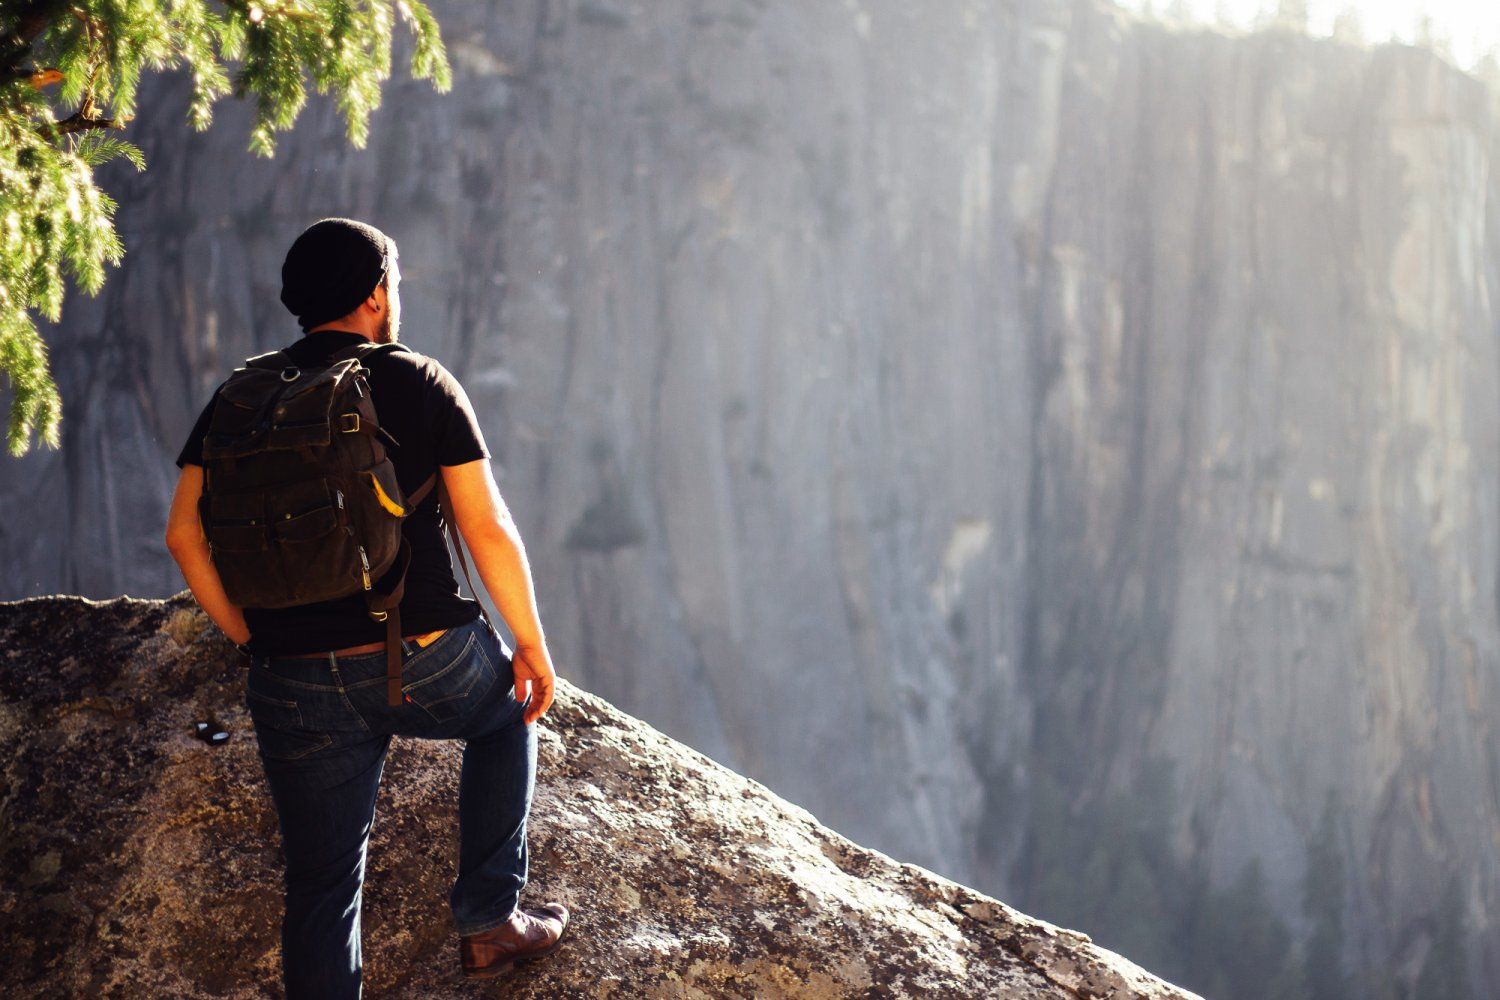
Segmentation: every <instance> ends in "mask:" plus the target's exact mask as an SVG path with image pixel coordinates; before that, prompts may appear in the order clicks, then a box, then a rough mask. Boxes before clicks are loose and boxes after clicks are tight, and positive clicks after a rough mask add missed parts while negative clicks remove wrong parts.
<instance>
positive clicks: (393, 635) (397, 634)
mask: <svg viewBox="0 0 1500 1000" xmlns="http://www.w3.org/2000/svg"><path fill="white" fill-rule="evenodd" d="M436 481H438V474H437V473H436V472H434V473H433V474H432V475H430V476H428V477H427V481H426V482H425V483H423V484H422V485H421V486H418V487H417V488H416V489H415V490H413V491H412V493H411V496H409V497H407V500H408V501H410V503H411V507H412V509H413V510H415V509H416V507H417V504H419V503H421V502H422V501H423V499H425V498H426V496H427V494H428V492H429V491H430V490H431V489H432V486H433V483H434V482H436ZM396 565H398V566H399V567H400V571H399V572H398V573H397V575H396V585H395V586H394V587H392V588H391V589H390V590H388V591H384V592H381V591H371V593H370V595H369V596H368V597H366V598H365V603H366V604H367V605H368V606H369V610H370V617H371V618H374V619H375V620H376V621H384V622H385V700H386V704H387V705H389V706H390V707H391V708H396V707H398V706H399V705H400V704H401V598H402V597H403V596H405V594H406V571H407V569H408V568H410V566H411V543H410V542H408V541H407V540H406V535H405V533H403V534H402V535H401V546H400V548H398V549H397V550H396Z"/></svg>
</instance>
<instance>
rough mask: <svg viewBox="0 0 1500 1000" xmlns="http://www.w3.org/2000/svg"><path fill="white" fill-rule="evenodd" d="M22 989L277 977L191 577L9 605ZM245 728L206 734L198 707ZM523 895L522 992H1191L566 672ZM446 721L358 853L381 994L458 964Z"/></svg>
mask: <svg viewBox="0 0 1500 1000" xmlns="http://www.w3.org/2000/svg"><path fill="white" fill-rule="evenodd" d="M0 650H3V652H0V759H3V760H4V764H3V765H0V799H3V801H4V802H5V809H4V811H3V813H0V856H3V861H4V864H3V867H0V870H3V871H4V872H5V877H4V880H3V881H0V938H3V940H4V941H5V942H6V968H5V972H4V974H3V976H0V981H3V982H4V983H5V995H6V996H7V997H14V998H20V997H81V996H90V997H234V998H239V997H245V998H248V997H265V996H276V995H278V994H279V981H280V964H279V963H280V956H279V951H278V949H279V947H280V940H279V934H280V932H279V920H280V913H281V882H280V871H281V869H280V859H279V857H278V851H279V847H278V838H279V834H278V832H277V823H276V815H275V811H274V808H273V807H272V805H271V801H270V796H269V793H268V792H267V791H266V789H265V785H264V779H263V776H262V774H261V771H260V763H259V760H258V757H257V755H256V750H255V735H254V732H253V730H252V729H251V727H250V721H249V718H248V715H247V714H246V711H245V709H244V706H243V704H242V702H243V686H244V671H245V668H246V663H245V662H244V660H243V658H242V657H240V656H239V655H238V654H237V653H235V651H234V649H233V648H232V647H231V646H229V645H228V644H227V642H226V641H225V640H224V638H223V636H222V635H221V634H220V633H219V632H218V630H217V629H215V628H214V627H213V626H212V623H210V622H209V621H208V619H207V617H206V616H204V615H203V613H202V612H201V611H199V610H198V609H197V606H196V605H195V604H194V603H193V602H192V600H191V598H190V597H189V596H188V595H187V594H186V593H185V592H184V593H183V594H182V595H180V596H179V597H176V598H173V599H172V600H169V601H142V600H132V599H126V598H121V599H117V600H113V601H108V602H104V603H98V604H95V603H92V602H89V601H86V600H83V599H79V598H40V599H33V600H27V601H20V602H15V603H9V604H3V605H0ZM209 712H213V713H216V714H217V716H218V718H219V719H220V720H221V721H222V722H223V723H225V724H226V725H227V726H228V727H229V729H230V731H231V734H232V735H231V737H230V740H229V742H228V743H225V744H223V745H222V746H219V747H213V748H210V747H209V746H208V745H206V744H204V743H201V742H199V741H197V740H196V739H194V738H193V737H192V736H191V735H189V734H190V733H191V724H192V720H193V719H195V718H201V717H204V716H205V715H206V714H207V713H209ZM537 725H538V727H539V736H540V739H539V749H540V758H539V763H538V782H537V793H536V796H535V798H534V800H533V808H532V814H531V822H530V838H531V843H532V862H531V875H532V878H531V881H530V884H529V886H528V888H527V891H526V893H525V895H524V896H523V900H525V901H530V900H539V899H542V898H543V897H545V898H548V899H553V898H556V899H561V900H563V901H564V902H565V903H566V904H567V905H568V906H569V908H570V909H571V910H572V912H573V919H572V922H571V924H570V926H569V930H568V937H567V940H566V941H565V943H564V945H563V946H561V947H559V949H558V951H557V952H556V953H554V954H553V955H551V956H549V957H548V958H547V959H546V960H545V962H544V963H535V964H533V965H531V966H528V967H525V970H524V971H518V972H513V973H512V974H510V975H508V976H507V977H506V979H505V980H504V983H503V985H504V992H505V995H507V996H515V997H580V998H582V997H597V998H606V997H619V998H630V997H672V998H688V997H746V998H756V1000H759V998H764V997H809V998H811V997H830V998H832V997H845V996H855V995H858V996H869V997H876V996H879V997H931V996H1004V997H1014V998H1017V1000H1020V998H1036V1000H1043V998H1046V1000H1074V998H1080V997H1082V998H1100V1000H1104V998H1108V1000H1126V998H1131V997H1139V998H1159V1000H1196V998H1195V997H1194V996H1193V994H1190V993H1186V992H1184V991H1182V990H1179V989H1177V988H1175V987H1173V986H1171V985H1169V984H1167V983H1164V982H1162V981H1161V980H1159V979H1157V978H1156V977H1154V976H1152V975H1150V974H1149V973H1146V972H1144V971H1143V970H1141V969H1140V968H1139V967H1137V966H1135V965H1133V964H1132V963H1130V962H1128V961H1126V960H1125V959H1123V958H1121V957H1120V956H1118V955H1116V954H1114V953H1112V952H1108V951H1105V950H1104V949H1102V948H1099V947H1097V946H1095V945H1094V944H1092V943H1091V942H1090V940H1089V939H1088V937H1087V936H1085V935H1082V934H1079V933H1077V932H1074V931H1069V930H1062V929H1059V928H1057V927H1054V926H1052V925H1050V924H1047V923H1044V922H1042V921H1037V920H1033V919H1031V918H1030V917H1027V916H1025V915H1024V914H1021V913H1018V912H1016V911H1015V910H1012V909H1011V908H1010V907H1008V906H1006V905H1005V904H1004V903H1001V902H999V901H998V900H994V899H991V898H989V897H987V896H983V895H981V894H979V893H977V892H975V891H973V890H972V889H969V888H967V887H965V886H963V885H959V884H958V883H955V882H952V881H950V880H948V879H945V878H943V877H941V876H939V875H936V874H934V873H932V872H929V871H926V870H924V869H921V868H918V867H917V866H915V865H911V864H901V863H897V862H896V861H894V860H893V859H891V858H890V857H887V856H886V855H884V854H882V853H880V852H878V851H872V850H867V849H865V848H862V847H860V846H859V845H857V844H855V843H853V842H852V841H850V840H847V839H846V838H844V837H842V836H840V835H839V834H837V833H835V832H833V831H832V830H830V829H828V828H827V827H825V826H823V825H822V824H820V823H819V822H818V821H817V819H816V818H815V817H813V816H812V815H811V814H810V813H808V812H807V811H806V810H804V809H801V808H799V807H797V806H795V805H792V804H791V803H788V802H786V801H784V800H782V799H780V798H778V797H777V796H775V795H774V794H772V793H771V792H770V791H769V790H768V789H767V788H766V787H765V786H764V785H762V784H760V783H759V782H756V781H752V780H750V779H748V778H744V777H742V776H740V775H739V774H736V773H734V772H733V771H730V770H728V769H726V768H724V767H722V766H720V765H718V764H716V763H715V762H714V761H712V760H710V759H708V758H707V757H705V756H703V755H702V754H701V753H698V752H697V751H696V750H693V749H692V748H691V747H688V746H686V745H684V744H682V743H679V742H677V741H676V740H673V739H670V738H669V737H666V736H664V735H662V734H661V733H659V732H657V731H656V730H654V729H652V728H651V727H650V726H648V725H646V724H645V723H643V722H641V721H640V720H639V719H636V718H634V717H632V716H629V715H626V714H625V713H623V712H621V711H619V710H617V709H615V708H614V707H613V706H611V705H610V704H609V703H608V702H606V701H604V700H603V699H601V698H598V697H596V696H594V695H592V694H589V693H587V692H585V691H583V690H581V689H579V688H578V687H576V686H574V685H573V684H571V683H569V682H567V681H566V680H564V681H562V682H561V683H560V684H559V685H558V692H557V700H556V701H555V702H554V704H553V707H552V709H550V710H549V711H548V714H547V715H546V716H545V717H544V718H543V720H542V721H541V722H539V723H538V724H537ZM459 757H460V750H459V748H458V745H457V744H456V743H454V742H427V741H421V740H400V739H398V740H397V741H396V742H395V744H393V746H392V750H391V754H390V757H389V760H388V763H387V766H386V772H385V775H384V780H383V783H382V789H381V796H382V797H381V800H380V803H379V805H378V811H377V815H376V821H375V828H374V833H373V835H372V840H371V848H370V867H369V869H368V872H367V875H366V888H365V910H364V912H365V919H364V952H365V978H366V984H367V986H368V988H369V992H370V993H371V995H373V996H386V997H413V998H416V997H420V998H424V1000H426V998H448V997H454V998H457V997H472V996H493V995H495V984H494V983H488V984H472V983H471V984H466V983H464V981H463V980H462V979H461V978H460V976H459V975H458V948H457V939H456V938H455V937H454V933H453V928H452V921H451V917H450V916H449V913H448V910H447V903H446V900H447V891H448V886H449V884H450V882H451V880H452V876H453V872H454V871H455V870H456V865H457V861H458V857H457V846H456V845H457V829H458V827H457V823H458V814H457V808H456V802H457V794H458V765H459Z"/></svg>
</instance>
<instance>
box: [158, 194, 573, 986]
mask: <svg viewBox="0 0 1500 1000" xmlns="http://www.w3.org/2000/svg"><path fill="white" fill-rule="evenodd" d="M281 276H282V292H281V300H282V302H283V303H284V304H285V305H286V306H287V308H288V309H290V310H291V311H292V312H293V313H294V314H296V315H297V317H298V321H299V322H300V324H301V326H302V329H303V330H304V331H305V333H304V336H303V337H302V338H301V339H300V340H298V341H296V342H295V343H293V344H291V345H290V346H289V347H287V348H285V350H286V351H287V353H288V354H289V355H290V356H291V358H292V360H293V362H294V363H297V364H312V363H314V362H315V361H318V360H321V359H325V358H326V357H327V356H328V355H330V354H332V353H334V352H336V351H338V350H341V349H346V348H348V347H350V346H351V345H354V344H358V343H360V342H361V340H366V341H373V342H375V343H388V342H393V341H396V340H397V337H398V331H399V327H400V303H401V300H400V296H399V293H398V286H399V283H400V269H399V266H398V260H397V251H396V245H395V243H394V242H393V241H391V240H390V238H389V237H387V236H386V235H385V234H384V233H382V232H381V231H380V230H378V229H376V228H374V227H373V226H368V225H365V224H363V223H360V222H354V221H352V220H349V219H337V218H334V219H324V220H321V221H319V222H317V223H315V224H314V225H312V226H310V227H309V228H308V229H307V230H306V231H304V232H303V233H302V234H301V235H300V236H299V237H298V238H297V240H296V242H294V243H293V244H292V247H291V249H290V251H289V252H288V253H287V256H286V261H285V263H284V264H283V266H282V272H281ZM362 363H363V364H365V365H366V366H367V367H368V368H369V372H370V374H369V378H368V380H369V385H370V392H371V395H372V396H373V398H374V403H375V406H376V412H377V414H378V416H379V423H380V425H381V426H382V427H383V428H384V429H385V430H386V431H388V432H390V434H391V435H392V436H393V437H394V439H395V441H396V442H397V446H396V447H392V448H391V449H390V456H391V459H392V461H393V463H394V465H395V469H396V474H397V479H398V482H399V484H400V487H401V490H402V493H403V494H404V495H409V494H410V493H412V492H413V491H414V490H415V489H416V488H417V487H418V486H419V485H420V484H422V483H423V482H425V481H426V480H427V478H428V477H429V476H430V475H432V473H433V471H434V469H436V470H437V471H438V472H439V473H440V474H441V477H442V482H443V484H444V485H445V486H446V489H447V492H448V495H449V502H450V503H451V505H452V508H453V509H452V511H451V512H449V520H450V526H454V527H456V528H457V530H458V532H459V533H460V535H461V536H462V539H463V540H464V541H465V542H467V543H468V547H469V550H470V552H472V553H473V557H474V563H475V566H476V568H477V569H478V571H479V575H480V577H481V579H482V580H483V581H484V586H485V589H486V590H487V591H489V593H490V595H491V596H492V597H493V598H494V601H495V605H496V607H497V608H498V610H499V611H500V614H501V615H502V616H503V617H504V618H505V621H506V624H507V625H508V626H509V627H510V629H511V632H512V633H513V635H514V636H515V639H516V645H515V649H514V651H513V652H507V651H506V649H505V645H504V643H503V641H502V640H501V638H500V636H499V635H498V633H497V632H496V631H495V630H494V629H493V628H492V627H491V626H490V624H489V621H488V618H487V616H484V615H483V614H482V609H481V606H480V605H479V604H478V603H477V602H476V601H473V600H469V599H467V598H464V597H462V596H460V594H459V591H458V584H457V582H456V580H455V579H454V575H453V566H452V563H451V562H450V560H449V555H448V547H447V544H446V542H445V540H444V537H443V534H442V529H441V526H440V524H439V520H438V492H437V490H432V491H430V492H429V494H428V495H427V496H426V497H425V498H424V499H423V501H422V502H421V503H420V504H418V505H417V507H416V509H415V511H414V513H412V514H411V515H410V516H408V517H407V518H406V519H405V521H404V522H403V525H402V530H403V532H404V534H405V536H406V539H407V541H408V542H409V544H410V546H411V561H410V565H409V568H408V569H407V572H406V582H405V592H404V595H403V596H402V598H401V601H400V620H401V623H402V632H403V634H404V641H403V642H402V658H403V665H402V677H401V681H402V691H403V692H404V697H403V698H402V699H401V702H400V704H399V705H398V706H397V707H394V708H392V707H389V705H388V703H387V697H386V678H385V671H386V654H385V642H384V626H383V625H382V624H380V623H379V622H377V621H375V620H374V619H373V618H372V617H371V615H370V614H369V610H368V608H367V606H366V604H365V601H364V598H363V596H362V595H361V594H358V593H356V594H352V595H350V596H349V597H347V598H339V599H335V600H330V601H323V602H319V603H316V604H304V605H300V606H297V607H289V608H279V609H257V608H240V607H236V606H235V605H234V604H232V603H230V601H229V599H228V597H227V595H226V594H225V592H224V587H223V585H222V582H221V581H220V578H219V575H218V573H217V572H216V571H215V569H214V565H213V562H212V561H211V559H210V555H209V547H208V542H207V541H206V539H205V537H204V534H203V530H202V526H201V524H200V522H199V517H198V497H199V495H200V493H201V491H202V487H203V467H202V466H203V455H202V445H203V437H204V434H205V433H207V429H208V425H209V419H210V415H211V413H212V410H213V402H212V400H210V402H209V405H208V406H207V407H206V408H205V409H204V410H203V413H202V414H201V415H200V416H199V418H198V422H197V424H196V425H195V426H194V428H193V430H192V432H191V433H190V434H189V435H188V440H187V443H186V444H185V445H184V446H183V449H182V453H181V454H180V455H179V456H178V458H177V464H178V466H179V467H181V469H182V473H181V476H180V478H179V479H178V483H177V489H176V492H175V494H174V496H173V498H172V508H171V513H170V514H169V518H168V526H167V534H166V541H167V546H168V548H169V549H170V550H171V552H172V555H173V558H175V559H176V561H177V564H178V566H180V567H181V569H182V574H183V576H184V578H185V579H186V580H187V584H188V586H189V588H190V589H191V590H192V592H193V596H194V597H195V598H196V599H197V601H198V603H199V605H200V606H201V607H202V608H203V610H204V611H205V612H206V613H207V614H208V615H209V616H210V617H211V618H212V619H213V620H214V621H215V622H216V623H218V625H219V627H220V628H221V629H223V631H224V633H225V634H226V635H228V636H229V638H230V639H231V640H232V641H233V642H235V643H237V644H240V645H241V648H242V649H243V650H244V651H245V652H247V653H249V654H250V657H251V664H250V673H249V678H248V681H247V687H246V694H245V703H246V705H247V707H248V709H249V712H250V717H251V720H252V722H253V724H254V728H255V735H256V740H257V743H258V746H259V751H260V757H261V761H262V763H263V765H264V768H265V774H266V778H267V780H268V782H269V785H270V790H271V796H272V799H273V801H274V802H275V805H276V811H277V815H278V818H279V822H280V826H281V838H282V847H283V850H284V854H285V860H286V875H285V885H284V888H285V904H286V911H285V915H284V918H283V921H282V928H281V942H282V972H283V979H284V982H285V985H286V993H287V997H288V998H289V1000H299V998H316V1000H335V998H345V997H349V998H357V997H359V996H360V995H361V973H362V962H361V950H360V926H359V918H360V901H361V889H362V886H363V882H364V871H365V854H366V847H367V845H368V843H369V836H370V828H371V824H372V822H373V819H374V811H375V798H376V792H377V791H378V789H379V786H380V776H381V771H382V768H383V766H384V763H385V755H386V750H387V748H388V747H389V746H390V741H391V736H392V735H403V736H414V737H419V738H424V739H462V740H465V741H466V742H465V744H464V750H463V766H462V770H461V775H460V783H459V802H458V811H459V836H460V849H459V871H458V876H457V879H456V881H455V882H454V884H453V888H452V892H451V894H450V898H449V903H450V905H451V907H452V911H453V916H454V921H455V924H456V927H457V930H458V933H459V935H460V938H459V953H460V959H461V964H462V967H463V971H464V974H465V976H468V977H471V978H483V977H488V976H492V975H498V974H499V973H501V972H503V971H506V970H507V969H509V968H510V967H511V964H512V963H513V962H515V961H517V960H527V959H531V958H536V957H539V956H540V955H543V954H546V953H548V952H550V951H551V950H552V949H553V948H555V947H556V946H557V943H558V941H559V939H560V938H561V936H562V933H563V930H564V929H565V928H566V926H567V922H568V911H567V908H566V907H564V906H563V905H562V904H560V903H547V904H544V905H543V906H541V907H539V908H537V909H529V910H522V909H521V908H520V906H519V900H520V893H521V889H522V888H523V887H524V885H525V884H526V879H527V860H528V854H527V847H526V819H527V816H528V814H529V812H530V808H531V797H532V791H533V788H534V785H535V774H536V733H535V729H534V726H533V723H534V722H535V721H536V720H537V719H538V718H539V717H540V716H541V715H542V713H544V712H546V711H547V709H548V708H549V707H550V706H551V704H552V697H553V686H554V680H555V671H554V669H553V666H552V658H551V655H550V653H549V652H548V650H547V644H546V639H545V637H544V635H543V633H542V627H541V622H540V621H539V619H538V615H537V608H536V600H535V594H534V591H533V587H532V580H531V571H530V567H529V565H528V563H527V560H526V553H525V548H524V547H523V546H522V544H521V538H520V536H519V534H518V533H517V531H516V526H515V523H514V521H512V519H511V516H510V512H509V510H507V508H506V506H505V503H504V501H503V500H502V499H501V497H500V492H499V490H498V488H497V487H496V485H495V481H494V478H493V476H492V474H491V471H490V465H489V461H488V460H489V451H488V450H487V449H486V447H485V444H484V438H483V435H482V434H481V432H480V429H479V425H478V422H477V420H476V419H475V416H474V411H473V409H472V407H471V406H470V404H469V400H468V397H467V395H466V394H465V393H464V390H463V388H462V386H460V385H459V383H458V380H457V379H455V378H454V377H453V375H452V374H450V373H449V372H448V371H447V370H446V369H445V368H444V367H443V366H442V365H441V364H439V363H438V362H437V361H435V360H434V359H432V358H429V357H424V356H423V355H421V354H417V353H413V352H408V351H401V350H388V351H382V352H379V353H378V354H375V355H374V356H371V357H368V358H367V359H365V360H364V361H363V362H362ZM393 571H394V568H393ZM387 576H390V574H387ZM393 582H394V580H393V579H391V580H385V579H382V580H380V581H377V582H376V588H377V589H380V590H388V589H389V587H390V585H391V584H392V583H393ZM523 694H524V695H525V700H524V701H523V700H522V697H521V696H522V695H523Z"/></svg>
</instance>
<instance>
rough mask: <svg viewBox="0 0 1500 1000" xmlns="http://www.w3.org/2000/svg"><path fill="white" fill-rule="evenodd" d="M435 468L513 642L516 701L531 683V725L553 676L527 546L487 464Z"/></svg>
mask: <svg viewBox="0 0 1500 1000" xmlns="http://www.w3.org/2000/svg"><path fill="white" fill-rule="evenodd" d="M438 468H439V470H440V471H441V473H442V476H443V486H444V487H445V488H446V489H447V491H448V498H449V500H450V501H452V504H453V521H454V523H455V525H456V526H457V528H458V531H459V534H460V535H462V536H463V540H464V542H465V543H466V544H467V545H468V547H469V551H470V553H472V554H473V556H474V568H475V569H476V570H477V571H478V572H479V577H480V579H481V580H483V581H484V589H485V590H486V591H488V592H489V595H490V597H491V598H492V599H493V600H494V602H495V607H496V609H497V610H498V611H499V612H500V615H501V617H502V618H504V619H505V624H506V625H507V626H509V627H510V630H511V633H512V634H513V635H514V636H515V637H516V655H515V657H514V662H513V663H512V667H513V669H514V672H515V680H516V697H517V698H522V699H524V697H525V695H524V689H525V686H526V682H528V681H529V682H530V685H531V694H532V695H533V696H534V697H533V698H532V702H531V704H530V705H529V706H527V709H526V722H527V723H531V722H533V721H535V720H536V719H537V718H538V717H540V716H541V715H542V713H543V712H545V711H547V709H548V708H549V707H550V706H551V704H552V690H553V686H554V678H555V676H556V671H555V670H554V668H553V666H552V656H551V654H550V653H549V652H548V651H547V638H546V636H545V635H544V634H543V633H542V622H541V616H540V615H539V614H538V613H537V606H536V590H535V588H534V587H533V585H532V580H531V566H530V564H529V563H528V562H527V560H526V547H525V546H524V545H523V544H522V542H521V534H520V532H519V531H518V530H517V529H516V522H515V521H514V519H512V518H511V516H510V510H509V509H508V508H507V507H506V506H505V501H504V500H503V499H502V498H501V496H500V488H499V487H498V486H497V485H496V484H495V477H494V474H493V473H492V472H491V471H490V463H489V460H488V459H483V458H481V459H477V460H475V461H473V462H466V463H464V464H463V465H442V466H439V467H438Z"/></svg>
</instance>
